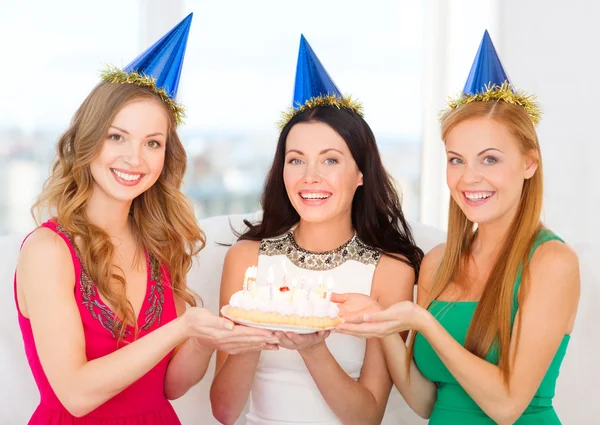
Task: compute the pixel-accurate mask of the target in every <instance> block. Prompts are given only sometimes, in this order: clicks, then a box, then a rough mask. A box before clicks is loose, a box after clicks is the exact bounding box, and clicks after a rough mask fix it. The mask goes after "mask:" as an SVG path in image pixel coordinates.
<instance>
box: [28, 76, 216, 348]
mask: <svg viewBox="0 0 600 425" xmlns="http://www.w3.org/2000/svg"><path fill="white" fill-rule="evenodd" d="M138 99H153V100H155V101H156V102H157V103H158V104H160V105H162V106H163V107H164V110H165V112H166V113H167V115H168V117H169V129H168V134H167V143H166V152H165V162H164V167H163V170H162V172H161V174H160V176H159V178H158V180H157V181H156V183H155V184H154V185H153V186H152V187H150V188H149V189H148V190H146V191H145V192H144V193H142V194H141V195H139V196H138V197H137V198H135V199H134V200H133V202H132V204H131V209H130V212H129V220H130V224H131V228H132V229H133V233H134V236H135V238H136V241H137V245H138V247H139V248H145V249H146V250H147V251H148V253H149V254H152V255H154V257H155V258H156V259H157V260H158V261H160V263H161V264H163V265H164V266H166V268H167V269H168V270H169V273H170V277H171V285H172V288H173V292H174V295H175V296H177V297H179V298H180V299H182V300H184V301H185V302H186V303H187V304H188V305H191V306H195V305H196V304H197V303H196V298H197V296H196V294H195V293H194V292H193V291H191V290H190V289H189V288H188V286H187V282H186V274H187V272H188V271H189V269H190V268H191V266H192V261H193V257H194V256H195V255H196V254H197V253H198V252H200V250H201V249H202V248H203V247H204V245H205V236H204V233H203V232H202V230H201V229H200V227H199V226H198V224H197V222H196V219H195V216H194V211H193V207H192V205H191V203H190V202H189V200H188V199H187V198H186V197H185V196H184V195H183V194H182V192H181V190H180V187H181V184H182V182H183V176H184V174H185V170H186V163H187V155H186V152H185V150H184V148H183V145H182V143H181V140H180V139H179V136H178V135H177V132H176V130H175V125H174V117H173V114H172V113H171V112H170V111H169V109H168V108H167V106H166V105H165V104H164V103H163V102H161V101H160V98H159V97H158V96H157V95H156V94H155V93H154V92H152V90H150V89H148V88H146V87H140V86H137V85H135V84H116V83H105V82H103V83H100V84H98V85H97V86H96V87H95V88H94V90H93V91H92V92H91V93H90V94H89V96H88V97H87V98H86V99H85V101H84V102H83V103H82V104H81V106H80V107H79V109H78V110H77V112H76V113H75V115H74V117H73V119H72V121H71V125H70V126H69V128H68V129H67V131H66V132H65V133H64V134H63V135H62V136H61V138H60V140H59V141H58V145H57V155H58V157H57V159H56V161H55V162H54V164H53V166H52V172H51V175H50V177H49V178H48V180H46V182H45V184H44V187H43V190H42V193H41V194H40V196H39V198H38V199H37V201H36V202H35V204H34V205H33V207H32V208H31V212H32V215H33V217H34V219H35V220H36V222H37V223H38V224H39V223H41V222H42V217H43V216H44V214H45V213H47V214H48V215H49V216H50V217H55V219H56V220H57V221H58V223H60V225H61V226H62V227H63V228H64V229H65V230H66V231H67V232H68V233H69V234H70V235H71V237H72V238H73V240H74V241H75V240H76V241H77V247H78V248H79V251H80V253H81V256H82V261H83V263H84V264H85V268H86V271H87V273H88V274H89V276H90V278H91V279H92V281H93V282H94V283H95V284H96V287H97V288H98V291H99V292H100V294H101V295H102V296H103V297H104V298H105V299H106V300H107V301H108V302H109V304H110V305H111V306H113V307H114V312H115V315H116V318H118V319H119V320H115V321H114V327H115V328H114V329H113V332H114V334H115V335H119V338H122V337H123V336H124V334H125V324H127V323H128V324H133V325H135V326H136V334H137V331H138V329H137V325H136V320H135V312H134V311H133V308H132V306H131V304H130V303H129V301H128V300H127V297H126V292H125V285H126V282H125V277H124V273H123V271H122V270H121V269H120V268H119V267H117V266H116V265H114V264H113V263H112V259H113V254H114V246H113V243H112V242H111V240H110V237H109V235H108V234H107V233H106V232H105V231H104V230H102V229H101V228H99V227H98V226H95V225H93V224H92V223H90V221H89V219H88V217H87V216H86V211H85V207H86V203H87V201H88V199H89V198H90V196H91V194H92V188H93V178H92V174H91V171H90V162H91V161H92V160H93V159H94V158H95V157H96V156H97V155H98V154H99V152H100V150H101V148H102V145H103V141H104V139H105V138H106V135H107V133H108V129H109V127H110V125H111V123H112V122H113V120H114V117H115V115H116V114H117V113H118V112H119V111H120V110H121V108H123V107H124V106H125V105H126V104H128V103H130V102H132V101H134V100H138ZM115 284H116V285H115Z"/></svg>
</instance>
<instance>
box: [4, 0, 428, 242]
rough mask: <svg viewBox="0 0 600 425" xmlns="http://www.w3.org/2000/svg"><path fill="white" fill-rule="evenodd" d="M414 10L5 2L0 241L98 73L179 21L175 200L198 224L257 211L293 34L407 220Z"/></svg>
mask: <svg viewBox="0 0 600 425" xmlns="http://www.w3.org/2000/svg"><path fill="white" fill-rule="evenodd" d="M425 3H426V2H425V1H417V2H415V1H410V0H402V1H398V0H381V1H378V2H375V3H365V2H363V1H342V0H330V1H327V2H321V1H306V2H302V3H298V2H281V1H276V0H261V1H257V2H241V1H240V2H235V3H232V2H202V3H199V2H195V1H166V0H165V1H164V2H156V1H155V2H150V3H146V2H141V3H139V2H121V1H117V0H105V1H104V2H101V3H97V4H96V6H94V5H93V3H92V4H90V3H89V2H86V3H85V4H83V3H81V2H75V1H68V0H55V1H53V2H50V3H49V2H44V1H42V0H37V1H34V2H28V4H27V5H25V4H21V3H15V5H14V6H13V9H12V10H11V12H10V13H6V14H2V15H1V16H0V36H1V37H2V38H3V39H4V40H9V42H7V43H5V45H6V46H7V47H8V50H7V51H4V52H3V56H4V57H7V58H10V60H11V61H12V62H13V63H15V64H18V69H19V71H18V72H17V73H15V71H14V70H15V67H8V66H3V67H1V68H0V81H2V82H3V84H4V88H3V94H4V98H5V99H10V101H3V102H2V106H1V108H2V110H1V111H0V178H2V182H3V184H2V185H0V234H4V233H11V232H26V231H28V230H30V229H31V228H32V226H33V221H32V219H31V218H30V215H29V208H30V207H31V204H32V202H33V201H34V199H35V197H36V196H37V195H38V194H39V192H40V190H41V187H42V184H43V182H44V180H45V179H46V178H47V176H48V173H49V170H50V164H51V162H52V160H53V157H54V146H55V144H56V142H57V140H58V138H59V136H60V134H61V133H62V132H63V131H64V130H65V129H66V128H67V126H68V124H69V121H70V119H71V117H72V115H73V113H74V112H75V110H76V109H77V107H78V106H79V105H80V104H81V102H82V101H83V100H84V98H85V96H87V94H88V93H89V91H90V90H91V89H92V88H93V87H94V85H95V84H97V82H98V81H99V71H100V69H102V67H103V65H104V64H105V63H112V64H114V65H117V66H123V65H126V64H127V63H128V62H129V61H130V60H132V59H133V58H134V57H136V56H137V55H138V54H139V53H140V52H141V51H142V50H143V49H145V48H146V47H148V45H149V44H148V43H149V42H150V41H153V40H155V39H156V38H157V37H158V36H159V35H160V34H163V33H164V32H166V31H167V30H168V29H169V28H171V27H172V26H173V25H174V24H176V23H177V21H178V20H179V19H181V18H183V17H184V16H185V15H186V14H187V13H189V12H194V21H193V23H192V29H191V33H190V38H189V40H188V45H187V53H186V59H185V63H184V70H183V73H182V80H181V84H180V87H179V101H180V102H181V103H183V104H184V105H185V106H186V115H187V119H186V124H185V125H184V126H182V128H181V130H180V136H181V139H182V140H183V142H184V144H185V146H186V149H187V151H188V157H189V165H188V173H187V175H186V179H185V186H184V191H185V193H186V195H188V196H189V197H190V198H191V199H192V200H193V202H194V204H195V206H196V208H197V215H198V217H205V216H211V215H217V214H228V213H240V212H252V211H255V210H257V209H259V208H260V204H259V197H260V194H261V191H262V186H263V183H264V179H265V175H266V172H267V170H268V168H269V166H270V163H271V161H272V156H273V152H274V148H275V145H276V142H277V136H278V129H277V126H276V123H277V121H278V120H279V118H280V114H281V111H282V110H283V109H285V108H286V107H287V106H288V105H290V103H291V98H292V92H293V84H294V76H295V69H296V59H297V54H298V44H299V39H300V34H301V33H303V34H304V35H305V36H306V38H307V39H308V41H309V43H310V44H311V46H312V47H313V49H314V50H315V52H316V53H317V55H318V56H319V58H320V60H321V61H322V63H323V64H324V66H325V68H326V69H327V70H328V72H329V74H330V75H331V76H332V78H333V79H334V80H335V82H336V84H337V85H338V86H339V87H340V89H341V90H342V92H343V93H348V94H351V95H353V96H354V97H356V98H358V99H360V100H361V101H362V102H363V105H364V109H365V118H366V120H367V121H368V122H369V124H370V126H371V128H372V129H373V131H374V133H375V136H376V137H377V141H378V144H379V149H380V152H381V154H382V157H383V160H384V164H385V166H386V168H387V169H388V171H389V172H390V173H391V174H392V176H393V177H394V178H395V179H396V181H397V183H398V185H399V188H400V189H401V191H402V193H403V205H404V210H405V213H406V214H407V216H408V217H409V218H412V219H417V218H418V215H419V205H420V189H419V188H420V175H421V140H422V134H421V129H422V113H421V110H422V99H421V98H422V96H421V87H422V81H421V80H422V77H421V76H422V62H423V60H422V57H423V48H424V46H423V38H424V31H425V26H424V19H425ZM233 5H235V7H234V6H233ZM178 7H180V10H178V9H177V8H178ZM67 9H68V11H69V12H68V14H67V13H66V12H65V10H67ZM90 9H93V10H90ZM117 10H118V13H116V12H115V11H117ZM167 11H168V13H165V12H167ZM174 11H175V12H174ZM179 12H181V13H179ZM155 34H156V35H155Z"/></svg>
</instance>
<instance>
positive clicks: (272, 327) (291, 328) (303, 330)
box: [221, 305, 334, 335]
mask: <svg viewBox="0 0 600 425" xmlns="http://www.w3.org/2000/svg"><path fill="white" fill-rule="evenodd" d="M228 307H229V306H228V305H224V306H223V308H222V309H221V314H222V315H223V316H224V317H226V318H228V319H229V320H231V321H232V322H235V323H238V324H240V325H244V326H248V327H251V328H259V329H267V330H269V331H282V332H294V333H296V334H299V335H302V334H312V333H315V332H318V331H327V330H330V329H334V326H332V327H329V328H311V327H308V326H296V325H283V324H281V325H278V324H275V323H256V322H252V321H250V320H244V319H237V318H235V319H234V318H232V317H229V316H228V315H227V308H228Z"/></svg>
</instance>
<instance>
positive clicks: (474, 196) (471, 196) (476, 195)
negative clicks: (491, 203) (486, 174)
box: [465, 192, 494, 201]
mask: <svg viewBox="0 0 600 425" xmlns="http://www.w3.org/2000/svg"><path fill="white" fill-rule="evenodd" d="M493 194H494V192H471V193H465V196H466V197H467V199H468V200H470V201H479V200H481V199H487V198H489V197H490V196H492V195H493Z"/></svg>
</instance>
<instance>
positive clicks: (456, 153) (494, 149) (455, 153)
mask: <svg viewBox="0 0 600 425" xmlns="http://www.w3.org/2000/svg"><path fill="white" fill-rule="evenodd" d="M488 151H498V152H500V153H504V152H502V151H501V150H500V149H496V148H487V149H484V150H482V151H481V152H479V153H478V154H477V156H481V155H483V154H484V153H486V152H488ZM446 154H452V155H456V156H462V155H461V154H459V153H458V152H454V151H446Z"/></svg>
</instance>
